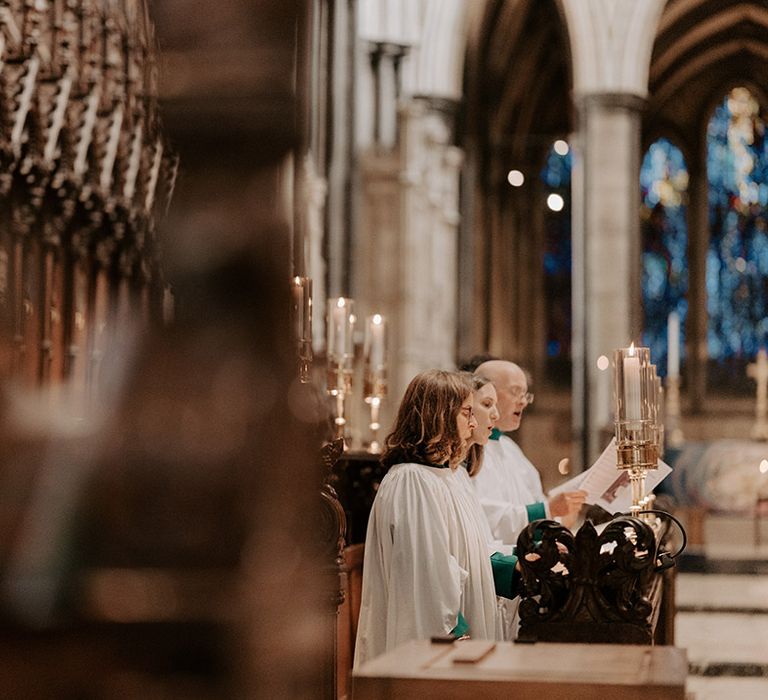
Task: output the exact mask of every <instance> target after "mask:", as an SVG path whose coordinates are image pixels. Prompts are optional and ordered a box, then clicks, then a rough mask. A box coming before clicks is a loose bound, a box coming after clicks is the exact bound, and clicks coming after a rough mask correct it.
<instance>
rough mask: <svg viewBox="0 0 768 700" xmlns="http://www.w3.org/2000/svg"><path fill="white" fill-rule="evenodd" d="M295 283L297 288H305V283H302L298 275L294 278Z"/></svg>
mask: <svg viewBox="0 0 768 700" xmlns="http://www.w3.org/2000/svg"><path fill="white" fill-rule="evenodd" d="M293 283H294V284H295V285H296V286H297V287H303V286H304V285H303V283H302V281H301V277H299V276H298V275H296V277H294V278H293Z"/></svg>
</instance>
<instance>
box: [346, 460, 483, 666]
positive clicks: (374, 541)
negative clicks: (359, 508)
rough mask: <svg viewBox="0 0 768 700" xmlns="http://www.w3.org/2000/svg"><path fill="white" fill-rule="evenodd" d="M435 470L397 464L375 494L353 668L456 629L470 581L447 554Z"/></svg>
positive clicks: (440, 482)
mask: <svg viewBox="0 0 768 700" xmlns="http://www.w3.org/2000/svg"><path fill="white" fill-rule="evenodd" d="M440 471H442V470H437V469H432V468H429V467H424V466H422V465H411V464H405V465H396V466H395V467H393V468H392V469H391V470H390V472H389V474H387V476H386V477H385V479H384V480H383V481H382V483H381V486H380V487H379V490H378V493H377V494H376V500H375V502H374V504H373V508H372V510H371V516H370V519H369V521H368V533H367V536H366V544H365V558H364V562H363V592H362V600H361V609H360V622H359V626H358V636H357V644H356V647H355V667H357V666H359V665H360V664H362V663H364V662H365V661H366V660H368V659H371V658H373V657H375V656H378V655H379V654H382V653H384V652H385V651H388V650H389V649H393V648H394V647H396V646H397V645H398V644H402V643H403V642H405V641H408V640H411V639H428V638H429V637H431V636H433V635H438V634H439V635H443V634H448V633H449V632H450V631H451V630H452V629H453V628H454V627H455V626H456V622H457V616H458V613H459V610H460V607H461V595H462V587H463V584H464V581H465V579H466V577H467V575H468V574H467V571H465V570H464V569H462V568H461V566H459V564H458V561H457V559H456V557H455V556H454V554H453V553H452V552H451V550H450V537H449V531H450V530H449V528H450V527H452V524H451V523H450V522H449V521H448V515H449V513H450V509H449V505H448V501H449V496H448V493H447V489H446V485H445V483H444V480H445V477H444V476H443V475H442V474H440V473H439V472H440ZM446 476H447V474H446ZM468 623H469V625H470V628H471V625H472V621H471V620H468Z"/></svg>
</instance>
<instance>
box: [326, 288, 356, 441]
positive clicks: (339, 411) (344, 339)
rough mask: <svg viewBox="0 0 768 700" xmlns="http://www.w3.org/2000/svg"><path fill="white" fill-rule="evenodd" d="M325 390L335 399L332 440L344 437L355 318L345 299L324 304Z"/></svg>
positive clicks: (352, 305) (351, 306)
mask: <svg viewBox="0 0 768 700" xmlns="http://www.w3.org/2000/svg"><path fill="white" fill-rule="evenodd" d="M327 322H328V325H327V337H326V342H327V355H328V358H327V386H328V393H329V395H330V396H332V397H333V398H334V399H335V416H334V424H335V426H336V437H337V438H344V437H346V432H347V431H346V428H347V417H346V404H347V400H348V398H349V396H350V395H351V393H352V372H353V364H352V363H353V359H354V347H355V346H354V331H355V314H354V301H353V300H352V299H348V298H346V297H337V298H334V299H329V300H328V317H327Z"/></svg>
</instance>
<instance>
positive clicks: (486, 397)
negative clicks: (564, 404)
mask: <svg viewBox="0 0 768 700" xmlns="http://www.w3.org/2000/svg"><path fill="white" fill-rule="evenodd" d="M472 383H473V385H474V388H475V390H474V392H473V395H472V410H473V412H474V414H475V420H476V421H477V426H476V427H475V428H474V430H472V440H471V445H470V448H469V453H468V455H467V461H466V462H465V463H464V467H465V468H464V469H458V470H457V477H458V478H459V481H460V482H461V484H462V486H463V488H464V492H465V497H466V498H467V499H468V500H469V501H470V502H471V507H472V508H474V510H475V511H476V512H477V513H479V517H480V518H481V519H482V520H483V521H484V522H483V525H484V528H483V532H484V535H485V538H486V541H487V542H488V551H489V552H490V553H491V554H495V553H496V552H499V553H501V554H503V555H506V556H508V555H511V554H513V552H514V546H513V545H512V544H505V543H504V542H502V541H501V540H500V539H497V538H496V537H494V535H493V533H492V532H491V528H490V526H489V525H488V520H487V519H486V517H485V514H484V512H483V507H482V505H481V503H480V499H479V498H478V496H477V492H476V490H475V487H474V484H473V483H472V478H473V477H475V476H477V474H478V473H479V472H480V470H481V469H482V465H483V458H484V451H485V448H486V445H487V444H488V440H489V438H490V436H491V435H492V434H493V432H494V428H495V425H496V421H497V420H498V419H499V410H498V406H497V395H496V389H495V388H494V386H493V384H492V383H491V381H490V380H489V379H487V378H485V377H481V376H479V375H474V376H473V377H472ZM519 602H520V601H519V599H518V598H514V599H510V598H508V597H505V596H497V597H496V604H497V610H498V624H499V632H498V638H499V639H504V640H512V639H515V638H516V637H517V628H518V626H519V617H518V615H517V609H518V605H519Z"/></svg>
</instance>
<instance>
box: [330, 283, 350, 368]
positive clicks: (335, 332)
mask: <svg viewBox="0 0 768 700" xmlns="http://www.w3.org/2000/svg"><path fill="white" fill-rule="evenodd" d="M352 305H353V302H352V300H351V299H345V298H344V297H338V298H336V299H329V300H328V356H329V357H330V358H332V359H334V360H336V361H341V360H343V359H344V358H345V356H350V355H351V354H352V331H353V325H354V315H353V313H352Z"/></svg>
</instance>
